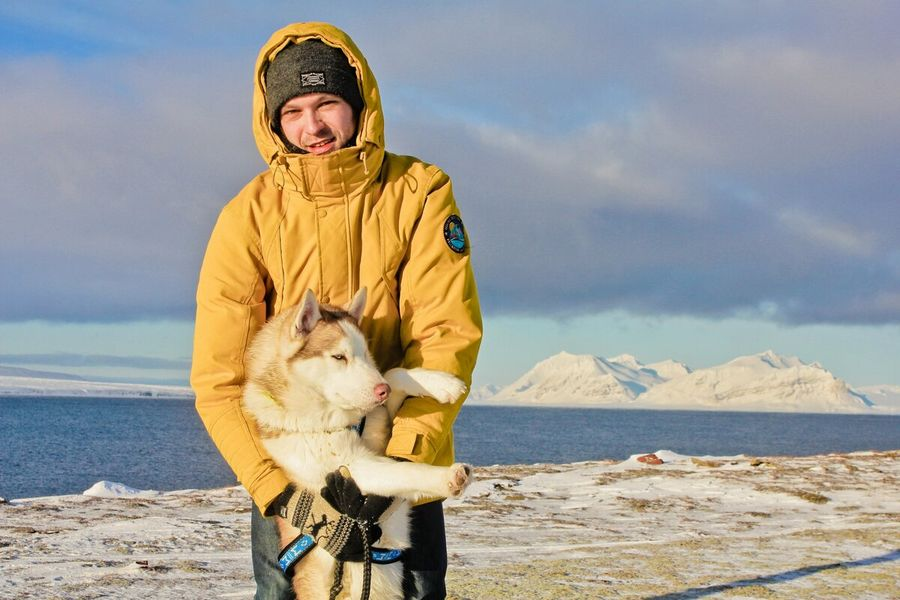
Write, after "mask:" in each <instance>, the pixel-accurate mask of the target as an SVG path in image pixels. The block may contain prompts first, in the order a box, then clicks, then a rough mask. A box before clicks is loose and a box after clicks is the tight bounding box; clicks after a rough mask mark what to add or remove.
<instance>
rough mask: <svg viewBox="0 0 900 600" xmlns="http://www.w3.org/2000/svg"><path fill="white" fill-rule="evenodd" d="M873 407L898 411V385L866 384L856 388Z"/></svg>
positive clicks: (899, 406)
mask: <svg viewBox="0 0 900 600" xmlns="http://www.w3.org/2000/svg"><path fill="white" fill-rule="evenodd" d="M856 391H858V392H860V393H862V394H864V395H865V396H866V398H868V399H869V401H870V402H872V403H873V404H874V405H875V408H884V409H887V410H896V411H900V385H867V386H865V387H861V388H857V389H856Z"/></svg>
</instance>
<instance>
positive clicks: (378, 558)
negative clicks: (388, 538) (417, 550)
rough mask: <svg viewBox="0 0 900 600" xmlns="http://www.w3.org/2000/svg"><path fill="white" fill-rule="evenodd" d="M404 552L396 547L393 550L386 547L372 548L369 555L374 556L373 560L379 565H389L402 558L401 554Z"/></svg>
mask: <svg viewBox="0 0 900 600" xmlns="http://www.w3.org/2000/svg"><path fill="white" fill-rule="evenodd" d="M402 554H403V552H402V551H400V550H397V549H396V548H394V549H391V550H385V549H384V548H372V551H371V552H370V553H369V555H370V556H371V557H372V562H373V563H375V564H377V565H389V564H391V563H395V562H397V561H398V560H400V556H402Z"/></svg>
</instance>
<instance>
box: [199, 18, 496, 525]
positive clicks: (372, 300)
mask: <svg viewBox="0 0 900 600" xmlns="http://www.w3.org/2000/svg"><path fill="white" fill-rule="evenodd" d="M310 37H316V38H320V39H322V40H323V41H325V42H326V43H328V44H331V45H333V46H337V47H339V48H341V49H342V50H343V51H344V53H345V54H347V57H348V59H349V61H350V64H351V65H352V66H353V67H355V69H356V71H357V74H358V77H359V87H360V90H361V92H362V97H363V100H364V102H365V108H364V109H363V111H362V113H361V114H360V117H359V127H358V129H357V138H356V144H355V145H353V146H352V147H347V148H344V149H342V150H338V151H335V152H332V153H329V154H326V155H323V156H314V155H310V154H289V153H288V152H287V150H286V149H285V148H284V145H283V144H282V142H281V140H280V139H279V138H278V136H277V135H275V134H274V133H273V132H272V130H271V127H270V125H269V122H268V119H267V116H266V109H265V78H264V74H265V70H266V67H267V65H268V63H269V61H270V60H271V59H272V58H273V57H274V56H275V54H277V53H278V51H279V50H281V49H282V48H284V47H285V45H287V44H289V43H291V42H299V41H302V40H304V39H308V38H310ZM253 133H254V137H255V138H256V144H257V146H258V148H259V151H260V153H261V154H262V156H263V158H264V159H265V161H266V162H267V163H268V165H269V169H268V170H266V171H265V172H263V173H261V174H260V175H258V176H257V177H256V178H255V179H253V180H252V181H251V182H250V183H249V184H247V186H245V187H244V189H243V190H241V192H240V193H239V194H238V195H237V196H236V197H235V198H234V199H233V200H232V201H231V202H229V203H228V204H227V205H226V206H225V208H224V209H223V210H222V212H221V214H220V216H219V219H218V221H217V223H216V226H215V228H214V230H213V232H212V236H211V238H210V240H209V245H208V247H207V250H206V256H205V258H204V260H203V266H202V269H201V272H200V280H199V285H198V289H197V319H196V328H195V332H194V353H193V366H192V370H191V385H192V386H193V388H194V391H195V393H196V398H197V402H196V406H197V411H198V412H199V414H200V417H201V418H202V420H203V422H204V424H205V425H206V428H207V431H208V432H209V435H210V437H212V439H213V441H214V442H215V444H216V446H217V447H218V448H219V451H220V452H221V453H222V456H223V457H224V458H225V460H226V462H227V463H228V464H229V465H230V466H231V468H232V469H233V470H234V472H235V474H236V475H237V478H238V480H239V481H240V482H241V483H242V484H243V485H244V486H245V487H246V488H247V490H248V491H249V493H250V495H251V496H252V497H253V499H254V501H255V502H256V504H257V506H259V507H261V508H265V507H267V506H268V505H269V504H270V503H271V501H272V500H274V499H275V497H276V496H278V494H280V493H281V492H282V491H283V490H284V488H285V487H286V486H287V484H288V479H287V478H286V476H285V474H284V473H283V472H282V471H281V470H280V469H279V468H278V467H277V466H276V465H275V464H274V463H273V461H272V460H271V458H270V457H269V456H268V454H267V453H266V451H265V450H264V449H263V447H262V445H261V444H260V440H259V436H258V434H257V431H256V428H255V425H254V423H253V422H252V420H251V419H250V418H248V416H247V415H246V414H245V413H244V412H243V411H242V409H241V404H240V401H241V388H242V385H243V383H244V373H245V372H244V360H245V358H246V352H247V346H248V343H249V341H250V339H251V338H252V337H253V334H254V333H255V332H256V331H257V330H258V329H259V328H260V327H261V326H262V325H263V324H264V323H265V321H266V320H267V319H268V318H271V317H272V316H274V315H276V314H278V313H279V312H280V311H282V310H284V309H285V308H288V307H290V306H292V305H294V304H297V303H298V302H300V300H301V298H302V295H303V293H304V292H305V291H306V290H307V289H312V290H313V291H314V292H315V293H316V295H317V296H318V298H319V299H320V300H321V301H323V302H328V303H331V304H336V305H341V304H345V303H347V302H349V300H350V298H351V297H352V295H353V294H354V292H356V290H358V289H359V288H361V287H366V288H367V289H368V305H367V306H366V312H365V315H364V318H363V320H362V328H363V330H364V332H365V333H366V336H367V339H368V340H369V344H370V349H371V351H372V355H373V356H374V357H375V360H376V362H377V363H378V366H379V367H380V368H381V369H383V370H386V369H388V368H391V367H395V366H405V367H426V368H431V369H440V370H443V371H447V372H449V373H453V374H455V375H457V376H458V377H460V378H461V379H462V380H463V381H465V382H466V383H467V384H471V374H472V370H473V368H474V366H475V359H476V356H477V354H478V347H479V345H480V342H481V313H480V310H479V304H478V295H477V292H476V289H475V280H474V277H473V275H472V268H471V264H470V262H469V251H468V242H467V243H466V247H465V249H464V250H462V252H459V251H458V249H457V250H454V249H453V248H451V246H450V243H449V242H448V240H447V239H446V238H445V232H444V230H445V227H448V226H449V227H452V226H453V225H454V224H455V222H456V221H455V219H453V218H452V216H453V215H459V210H458V209H457V207H456V202H455V201H454V199H453V192H452V189H451V184H450V179H449V178H448V177H447V175H445V174H444V173H443V172H442V171H441V170H440V169H438V168H437V167H435V166H433V165H429V164H426V163H424V162H422V161H420V160H418V159H415V158H412V157H408V156H398V155H394V154H390V153H387V152H385V149H384V118H383V113H382V110H381V100H380V97H379V94H378V86H377V84H376V82H375V78H374V76H373V75H372V72H371V70H370V69H369V66H368V64H367V63H366V60H365V58H364V57H363V55H362V54H361V53H360V51H359V49H358V48H357V47H356V45H355V44H354V43H353V41H352V40H351V39H350V38H349V37H348V36H347V35H346V34H345V33H344V32H342V31H340V30H338V29H336V28H335V27H333V26H331V25H328V24H324V23H300V24H295V25H290V26H288V27H285V28H284V29H281V30H280V31H277V32H276V33H275V34H274V35H273V36H272V37H271V39H270V40H269V41H268V42H267V43H266V45H265V46H263V48H262V50H261V51H260V54H259V58H258V60H257V62H256V72H255V89H254V94H253ZM461 403H462V399H460V400H459V401H458V402H456V403H454V404H451V405H442V404H439V403H437V402H436V401H434V400H432V399H430V398H410V399H408V400H407V401H406V403H405V404H404V406H403V408H402V409H401V410H400V412H399V414H398V415H397V418H396V419H395V420H394V429H393V436H392V438H391V440H390V443H389V444H388V448H387V454H388V455H389V456H394V457H399V458H404V459H407V460H411V461H416V462H426V463H432V464H440V465H448V464H451V463H452V462H453V435H452V431H451V429H452V425H453V421H454V419H455V418H456V415H457V413H458V411H459V408H460V405H461Z"/></svg>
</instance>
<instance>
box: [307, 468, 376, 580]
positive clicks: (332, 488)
mask: <svg viewBox="0 0 900 600" xmlns="http://www.w3.org/2000/svg"><path fill="white" fill-rule="evenodd" d="M319 494H320V495H321V496H322V498H323V499H324V500H325V501H326V502H328V504H330V505H331V506H332V507H333V508H334V509H335V510H336V511H338V512H339V513H341V516H340V518H339V519H338V520H337V522H336V523H329V524H328V529H327V533H326V537H327V538H328V539H327V541H326V542H325V544H324V546H323V547H324V548H325V550H327V551H328V553H329V554H331V555H332V556H334V557H335V558H336V559H337V560H341V561H348V562H362V561H363V560H364V559H365V554H366V551H367V550H368V549H369V548H371V546H372V545H373V544H374V543H375V542H376V541H377V540H378V538H380V537H381V527H379V526H378V518H379V517H381V515H382V514H384V511H386V510H387V508H388V507H389V506H390V505H391V502H393V500H394V499H393V498H390V497H387V496H378V495H377V494H369V495H364V494H363V493H362V492H361V491H360V489H359V486H358V485H356V482H355V481H353V479H352V478H351V477H350V476H349V475H347V476H345V475H344V474H343V473H341V471H340V470H337V471H334V472H333V473H329V474H328V475H326V476H325V487H323V488H322V490H321V491H320V492H319ZM363 536H365V539H363Z"/></svg>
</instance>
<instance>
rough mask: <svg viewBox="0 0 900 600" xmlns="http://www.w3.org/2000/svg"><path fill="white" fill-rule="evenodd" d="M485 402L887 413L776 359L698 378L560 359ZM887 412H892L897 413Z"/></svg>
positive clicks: (797, 364)
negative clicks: (872, 410)
mask: <svg viewBox="0 0 900 600" xmlns="http://www.w3.org/2000/svg"><path fill="white" fill-rule="evenodd" d="M894 388H896V389H894ZM868 389H871V390H872V391H873V393H874V392H875V390H876V388H867V390H868ZM877 390H878V393H879V394H880V396H879V397H878V398H879V399H881V398H884V399H885V400H888V399H891V398H897V397H898V395H900V386H877ZM481 398H483V399H484V400H483V401H485V402H487V403H490V404H505V405H548V406H550V405H557V406H575V405H578V406H603V407H608V408H657V409H692V410H743V411H778V412H869V411H870V410H871V407H872V405H873V401H874V403H875V404H879V408H882V406H881V403H880V402H879V401H878V400H876V399H874V398H872V399H871V400H872V401H870V399H869V398H867V397H866V395H865V394H863V393H861V392H858V391H855V390H853V389H851V388H850V387H849V386H848V385H847V384H846V383H845V382H844V381H842V380H841V379H838V378H837V377H835V376H834V375H833V374H832V373H830V372H829V371H828V370H826V369H825V368H823V367H822V366H821V365H820V364H818V363H809V364H808V363H805V362H803V361H802V360H800V359H799V358H796V357H785V356H780V355H778V354H776V353H775V352H772V351H766V352H762V353H760V354H754V355H751V356H742V357H739V358H736V359H734V360H732V361H730V362H727V363H725V364H722V365H718V366H715V367H711V368H708V369H698V370H696V371H692V370H691V369H690V368H689V367H688V366H687V365H685V364H683V363H679V362H676V361H672V360H667V361H662V362H658V363H653V364H650V365H643V364H641V363H640V362H639V361H638V360H637V359H636V358H635V357H634V356H631V355H627V354H625V355H621V356H616V357H614V358H607V359H603V358H599V357H596V356H591V355H574V354H569V353H567V352H562V353H560V354H557V355H555V356H551V357H550V358H548V359H546V360H544V361H541V362H540V363H538V364H537V365H535V366H534V368H532V369H531V370H530V371H528V372H527V373H525V374H524V375H523V376H522V377H520V378H519V379H517V380H516V381H515V382H513V383H512V384H510V385H508V386H506V387H504V388H503V389H501V390H500V391H498V392H497V393H496V394H495V395H493V396H491V397H487V398H485V397H484V396H483V395H482V396H480V399H481ZM887 404H888V402H885V405H886V406H885V407H884V409H885V411H886V412H891V411H892V410H896V409H892V408H891V407H890V406H889V405H887Z"/></svg>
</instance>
